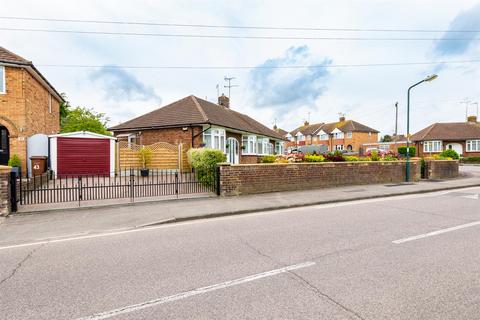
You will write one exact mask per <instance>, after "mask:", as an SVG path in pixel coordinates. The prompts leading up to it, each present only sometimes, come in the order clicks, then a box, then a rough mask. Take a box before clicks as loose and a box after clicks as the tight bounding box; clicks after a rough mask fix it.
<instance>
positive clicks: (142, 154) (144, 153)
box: [138, 147, 153, 169]
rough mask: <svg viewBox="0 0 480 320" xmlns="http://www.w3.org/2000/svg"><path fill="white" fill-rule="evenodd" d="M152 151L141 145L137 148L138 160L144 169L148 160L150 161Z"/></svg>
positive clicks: (148, 162)
mask: <svg viewBox="0 0 480 320" xmlns="http://www.w3.org/2000/svg"><path fill="white" fill-rule="evenodd" d="M152 157H153V151H152V149H150V148H149V147H142V149H140V150H138V161H140V164H141V165H142V168H143V169H146V168H147V167H148V165H149V164H150V162H151V161H152Z"/></svg>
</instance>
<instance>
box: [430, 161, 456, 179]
mask: <svg viewBox="0 0 480 320" xmlns="http://www.w3.org/2000/svg"><path fill="white" fill-rule="evenodd" d="M458 166H459V161H458V160H425V178H426V179H452V178H457V177H458V176H459V170H458Z"/></svg>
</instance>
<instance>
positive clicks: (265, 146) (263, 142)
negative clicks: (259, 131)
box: [257, 138, 273, 154]
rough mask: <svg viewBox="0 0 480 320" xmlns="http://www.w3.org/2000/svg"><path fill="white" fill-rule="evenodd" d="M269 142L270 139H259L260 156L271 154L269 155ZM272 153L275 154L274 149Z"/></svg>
mask: <svg viewBox="0 0 480 320" xmlns="http://www.w3.org/2000/svg"><path fill="white" fill-rule="evenodd" d="M269 144H270V143H269V141H268V138H259V139H258V140H257V145H258V150H257V151H258V154H271V153H269V149H270V148H269ZM271 151H272V153H273V148H272V150H271Z"/></svg>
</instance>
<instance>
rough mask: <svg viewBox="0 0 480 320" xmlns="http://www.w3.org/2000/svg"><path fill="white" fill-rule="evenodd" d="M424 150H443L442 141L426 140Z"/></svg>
mask: <svg viewBox="0 0 480 320" xmlns="http://www.w3.org/2000/svg"><path fill="white" fill-rule="evenodd" d="M423 152H442V141H425V142H424V143H423Z"/></svg>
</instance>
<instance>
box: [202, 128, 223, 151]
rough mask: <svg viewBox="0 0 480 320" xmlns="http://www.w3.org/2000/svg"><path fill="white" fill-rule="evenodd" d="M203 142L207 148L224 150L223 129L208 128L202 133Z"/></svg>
mask: <svg viewBox="0 0 480 320" xmlns="http://www.w3.org/2000/svg"><path fill="white" fill-rule="evenodd" d="M203 143H204V144H205V147H207V148H212V149H217V150H221V151H223V152H225V130H224V129H214V128H211V129H208V130H207V131H205V132H204V133H203Z"/></svg>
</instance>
